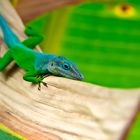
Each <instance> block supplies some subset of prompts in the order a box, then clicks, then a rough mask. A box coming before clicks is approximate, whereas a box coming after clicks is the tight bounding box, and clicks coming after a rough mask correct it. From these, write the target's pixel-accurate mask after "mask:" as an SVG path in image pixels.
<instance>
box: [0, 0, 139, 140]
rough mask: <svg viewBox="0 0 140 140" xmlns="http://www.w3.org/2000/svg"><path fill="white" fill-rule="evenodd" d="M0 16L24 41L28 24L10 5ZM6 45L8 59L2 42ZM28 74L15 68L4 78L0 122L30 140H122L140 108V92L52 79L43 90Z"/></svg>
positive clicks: (4, 3)
mask: <svg viewBox="0 0 140 140" xmlns="http://www.w3.org/2000/svg"><path fill="white" fill-rule="evenodd" d="M0 14H2V15H3V16H4V17H5V19H6V20H7V21H8V23H9V25H10V26H11V28H12V29H13V30H14V31H15V32H16V33H17V35H18V36H19V37H20V38H21V39H23V38H25V35H24V33H23V30H24V26H23V23H22V21H21V20H20V18H19V16H18V15H17V13H16V12H15V10H14V9H13V7H12V6H11V5H10V3H9V1H8V0H1V1H0ZM1 43H2V44H1V46H2V49H1V54H4V52H5V51H6V47H5V44H4V42H3V41H2V38H1ZM23 74H24V71H23V70H21V69H20V68H18V67H17V66H15V65H14V63H12V64H10V65H9V66H8V67H7V69H6V70H5V71H4V72H1V73H0V87H1V88H0V123H2V124H4V125H6V126H7V127H9V128H11V129H12V130H14V131H16V132H17V133H19V134H20V135H22V136H24V137H26V138H27V139H29V140H93V139H94V140H121V139H123V138H122V137H123V135H124V134H125V133H126V132H127V131H126V130H128V128H129V127H130V124H131V120H132V118H134V116H135V115H136V112H137V111H138V109H139V103H140V89H129V90H128V89H113V88H106V87H101V86H97V85H93V84H89V83H84V82H79V81H74V80H69V79H65V78H60V77H54V76H50V77H47V78H45V79H44V81H45V82H47V83H48V88H46V87H44V86H42V88H41V91H38V89H37V86H36V85H32V84H30V83H29V82H26V81H24V80H23V79H22V76H23ZM128 126H129V127H128ZM123 140H124V139H123Z"/></svg>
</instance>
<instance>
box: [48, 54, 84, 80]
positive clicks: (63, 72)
mask: <svg viewBox="0 0 140 140" xmlns="http://www.w3.org/2000/svg"><path fill="white" fill-rule="evenodd" d="M48 70H49V72H50V73H52V74H54V75H58V76H62V77H67V78H70V79H76V80H82V79H83V78H84V76H83V75H82V74H81V72H80V71H79V70H78V68H77V66H76V65H75V64H74V63H73V62H71V61H69V60H68V59H66V58H65V57H62V56H56V57H55V58H53V59H51V60H50V62H49V64H48Z"/></svg>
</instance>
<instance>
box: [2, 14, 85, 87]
mask: <svg viewBox="0 0 140 140" xmlns="http://www.w3.org/2000/svg"><path fill="white" fill-rule="evenodd" d="M0 27H1V29H2V32H3V36H4V42H5V43H6V45H7V47H8V51H7V52H6V53H5V54H4V56H3V57H2V58H0V71H3V70H4V69H5V68H6V66H7V65H8V64H9V63H10V62H11V61H13V60H14V61H15V62H16V64H17V65H18V66H19V67H21V68H23V69H24V70H25V71H26V73H25V74H24V76H23V79H24V80H26V81H29V82H32V83H35V84H39V88H38V89H39V90H40V84H41V83H42V84H43V85H44V86H47V83H45V82H43V79H44V77H46V76H48V75H56V76H62V77H67V78H71V79H76V80H82V79H83V75H82V74H81V72H80V71H79V70H78V68H77V66H76V65H75V64H74V63H73V62H71V61H69V60H68V59H66V58H65V57H63V56H57V55H54V54H45V53H41V52H38V51H35V50H32V49H33V48H34V47H35V46H36V45H37V44H39V43H40V42H41V41H42V39H43V38H42V36H41V35H39V34H38V33H37V32H36V31H33V30H32V29H31V28H27V30H25V33H26V34H27V35H28V36H29V38H28V39H26V40H25V41H23V42H21V41H20V40H19V39H18V37H17V36H16V35H15V33H14V32H13V31H12V30H11V29H10V27H9V26H8V24H7V22H6V21H5V19H4V18H3V17H2V16H1V15H0Z"/></svg>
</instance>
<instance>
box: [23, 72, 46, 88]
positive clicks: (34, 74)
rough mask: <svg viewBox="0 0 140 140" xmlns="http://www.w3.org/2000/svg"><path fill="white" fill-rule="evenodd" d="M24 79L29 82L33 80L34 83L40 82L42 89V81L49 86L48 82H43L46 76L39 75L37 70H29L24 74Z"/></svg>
mask: <svg viewBox="0 0 140 140" xmlns="http://www.w3.org/2000/svg"><path fill="white" fill-rule="evenodd" d="M23 79H24V80H26V81H29V82H32V83H33V84H38V85H39V86H38V90H40V89H41V83H42V84H43V85H44V86H46V87H48V86H47V83H45V82H43V79H44V77H43V76H41V75H39V74H38V73H37V72H34V71H29V72H27V73H26V74H24V76H23Z"/></svg>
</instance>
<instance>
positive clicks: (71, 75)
mask: <svg viewBox="0 0 140 140" xmlns="http://www.w3.org/2000/svg"><path fill="white" fill-rule="evenodd" d="M56 71H57V72H58V73H59V75H60V76H62V77H67V78H70V79H74V80H83V79H84V76H83V74H81V73H80V72H75V73H72V72H66V71H63V70H61V69H59V68H56Z"/></svg>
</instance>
